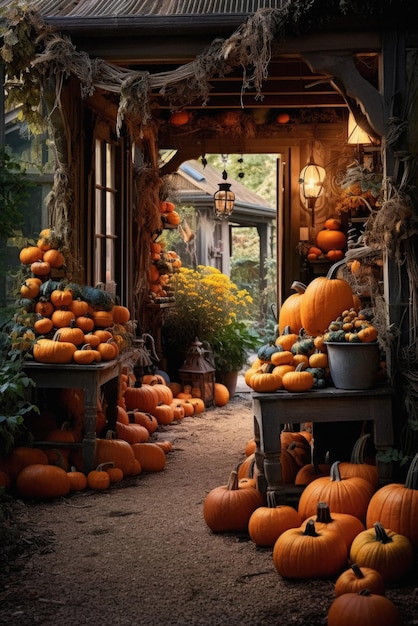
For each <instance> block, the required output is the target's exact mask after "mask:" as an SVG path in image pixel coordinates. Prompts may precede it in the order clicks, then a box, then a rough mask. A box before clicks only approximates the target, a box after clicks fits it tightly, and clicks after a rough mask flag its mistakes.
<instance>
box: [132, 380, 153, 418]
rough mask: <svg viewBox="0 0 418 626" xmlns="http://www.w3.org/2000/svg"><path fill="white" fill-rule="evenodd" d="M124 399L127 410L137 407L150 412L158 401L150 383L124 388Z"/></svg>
mask: <svg viewBox="0 0 418 626" xmlns="http://www.w3.org/2000/svg"><path fill="white" fill-rule="evenodd" d="M124 399H125V403H126V409H127V411H132V410H135V409H138V410H140V411H144V412H146V413H152V412H153V410H154V408H155V407H156V406H157V403H158V396H157V394H156V393H155V390H154V387H153V386H152V385H142V387H128V388H127V389H126V390H125V394H124Z"/></svg>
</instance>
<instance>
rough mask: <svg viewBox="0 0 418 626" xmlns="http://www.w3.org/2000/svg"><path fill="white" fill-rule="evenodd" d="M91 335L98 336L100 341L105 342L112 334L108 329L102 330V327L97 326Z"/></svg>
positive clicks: (111, 337)
mask: <svg viewBox="0 0 418 626" xmlns="http://www.w3.org/2000/svg"><path fill="white" fill-rule="evenodd" d="M93 335H95V336H96V337H98V338H99V341H100V342H101V343H106V341H108V340H109V339H113V335H112V333H111V332H110V330H104V329H102V328H98V329H97V330H95V331H94V332H93Z"/></svg>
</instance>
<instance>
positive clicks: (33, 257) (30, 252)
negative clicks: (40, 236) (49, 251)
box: [19, 246, 42, 265]
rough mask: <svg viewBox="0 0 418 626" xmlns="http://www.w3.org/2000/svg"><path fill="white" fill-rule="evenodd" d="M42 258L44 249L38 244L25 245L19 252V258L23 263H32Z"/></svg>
mask: <svg viewBox="0 0 418 626" xmlns="http://www.w3.org/2000/svg"><path fill="white" fill-rule="evenodd" d="M39 259H42V250H41V249H40V248H39V247H38V246H25V247H24V248H22V249H21V251H20V252H19V260H20V262H21V263H23V265H32V263H35V261H39Z"/></svg>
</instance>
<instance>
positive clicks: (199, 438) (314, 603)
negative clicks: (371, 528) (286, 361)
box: [0, 391, 418, 626]
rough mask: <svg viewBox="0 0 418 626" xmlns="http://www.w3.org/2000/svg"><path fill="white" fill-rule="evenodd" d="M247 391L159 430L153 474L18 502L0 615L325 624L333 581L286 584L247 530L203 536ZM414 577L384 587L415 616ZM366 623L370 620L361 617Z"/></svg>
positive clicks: (229, 464) (20, 619)
mask: <svg viewBox="0 0 418 626" xmlns="http://www.w3.org/2000/svg"><path fill="white" fill-rule="evenodd" d="M252 436H253V419H252V411H251V398H250V395H249V393H248V392H247V393H245V392H243V393H241V392H240V391H238V393H237V395H236V396H235V397H234V398H233V399H232V400H231V401H230V402H229V403H228V405H227V406H226V407H223V408H217V409H208V410H207V411H205V412H204V413H203V414H202V415H201V416H198V417H188V418H185V419H184V420H182V421H181V422H178V423H175V424H172V425H170V426H167V427H164V430H162V431H160V432H159V433H158V437H159V438H161V439H169V440H171V441H172V442H173V450H172V451H171V452H170V453H169V454H168V457H167V465H166V468H165V470H164V471H163V472H161V473H153V474H142V475H141V476H139V477H138V478H135V479H129V480H126V481H124V483H123V484H122V486H117V487H113V488H111V489H109V490H108V491H106V492H102V493H93V492H90V491H89V492H83V493H79V494H75V495H73V496H71V497H69V498H66V499H60V500H55V501H52V502H43V503H35V502H25V503H24V504H21V505H19V508H18V510H19V514H18V523H19V528H20V529H21V533H22V538H23V539H24V541H25V542H26V543H27V550H26V551H25V553H24V554H23V555H22V556H21V557H20V558H19V559H18V560H17V561H16V562H15V563H13V564H12V567H11V570H10V572H9V573H8V574H5V573H4V572H3V575H2V574H1V573H0V624H7V625H9V624H12V625H13V626H33V625H38V624H41V625H48V626H56V625H57V624H59V625H60V626H82V625H84V624H89V625H90V626H96V625H97V626H99V625H100V626H169V625H170V626H171V625H175V626H241V625H242V624H244V623H246V624H251V626H261V625H262V626H273V625H274V626H276V625H279V624H280V625H281V626H291V625H292V626H293V625H295V626H326V615H327V610H328V608H329V606H330V604H331V602H332V600H333V598H334V596H333V581H331V580H325V581H319V580H316V581H303V582H290V581H286V580H284V579H282V578H281V577H280V576H279V575H278V573H277V572H276V570H275V568H274V565H273V562H272V550H271V549H260V548H257V547H256V546H255V544H254V543H253V542H252V541H251V540H250V539H249V537H248V536H247V535H235V534H230V535H228V534H225V535H224V534H222V535H215V534H213V533H212V532H211V531H210V530H209V529H208V527H207V526H206V524H205V522H204V519H203V514H202V504H203V500H204V498H205V496H206V494H207V493H208V492H209V491H210V490H211V489H213V488H214V487H217V486H219V485H223V484H225V483H226V482H227V479H228V476H229V473H230V471H231V470H232V469H234V468H235V467H236V465H237V464H238V463H239V462H240V461H242V460H243V459H244V458H245V454H244V450H245V445H246V443H247V441H248V440H249V439H250V438H251V437H252ZM417 588H418V575H417V572H416V571H415V572H414V574H413V576H411V578H410V579H409V580H408V581H406V582H405V583H404V584H403V585H402V586H401V587H396V588H392V589H388V592H387V596H388V597H389V598H390V599H392V600H393V601H394V602H395V603H396V604H397V605H398V607H399V609H400V611H401V613H402V617H403V620H404V621H403V624H404V626H411V625H413V624H418V597H417V595H418V592H417ZM370 626H379V625H378V624H370Z"/></svg>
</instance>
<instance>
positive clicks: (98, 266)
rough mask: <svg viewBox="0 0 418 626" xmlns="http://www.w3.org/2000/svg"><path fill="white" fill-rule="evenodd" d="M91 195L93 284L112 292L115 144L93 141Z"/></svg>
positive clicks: (115, 191)
mask: <svg viewBox="0 0 418 626" xmlns="http://www.w3.org/2000/svg"><path fill="white" fill-rule="evenodd" d="M95 159H96V168H95V197H94V205H95V206H94V217H95V219H94V283H95V284H98V283H104V284H105V285H106V290H107V291H110V292H112V293H115V287H116V284H115V282H116V243H117V234H116V207H117V194H118V191H117V189H116V183H115V179H116V176H115V171H116V147H115V145H114V144H111V143H109V142H106V141H101V140H99V139H97V140H96V145H95Z"/></svg>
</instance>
